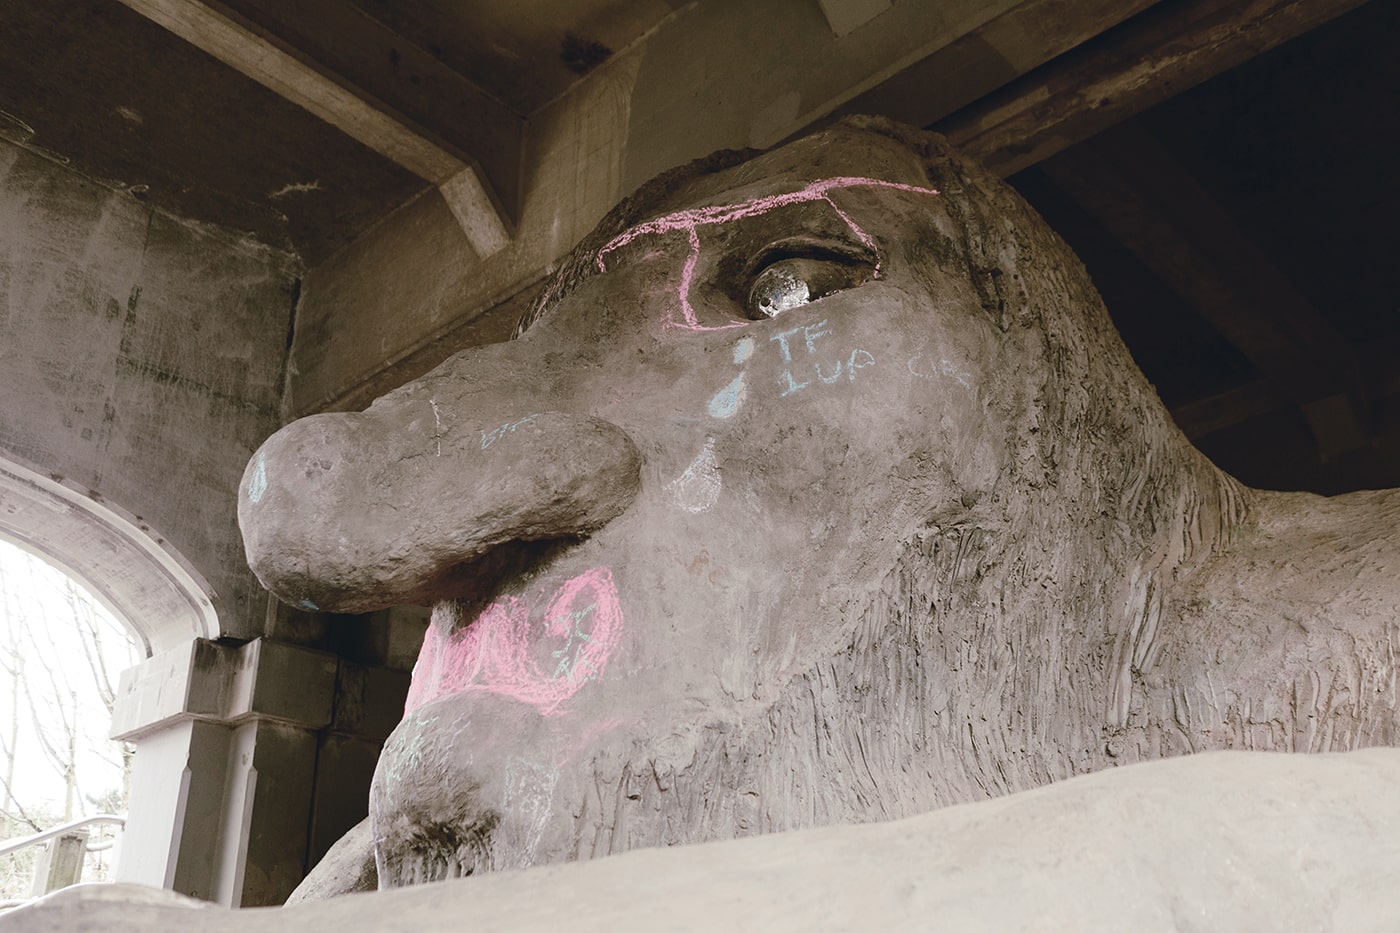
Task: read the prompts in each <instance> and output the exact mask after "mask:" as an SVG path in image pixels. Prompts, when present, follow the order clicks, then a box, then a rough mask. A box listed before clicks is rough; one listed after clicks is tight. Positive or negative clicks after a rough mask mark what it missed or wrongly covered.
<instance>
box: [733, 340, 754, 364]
mask: <svg viewBox="0 0 1400 933" xmlns="http://www.w3.org/2000/svg"><path fill="white" fill-rule="evenodd" d="M751 356H753V338H752V337H745V338H744V339H743V340H740V341H739V342H738V343H736V344H734V362H735V363H736V364H738V363H742V362H744V361H745V360H747V359H748V358H749V357H751Z"/></svg>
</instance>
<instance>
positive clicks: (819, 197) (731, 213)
mask: <svg viewBox="0 0 1400 933" xmlns="http://www.w3.org/2000/svg"><path fill="white" fill-rule="evenodd" d="M842 188H892V189H894V190H896V191H910V192H913V193H915V194H931V195H936V194H938V191H937V189H935V188H921V187H919V186H917V185H906V184H901V183H899V182H894V181H882V180H880V179H878V178H861V177H858V176H850V175H842V176H839V177H836V178H823V179H820V180H818V181H814V182H812V183H811V184H809V185H807V186H806V187H805V188H802V189H801V190H798V191H790V192H787V193H785V194H770V195H767V196H764V197H761V198H753V199H752V200H748V201H740V202H739V203H738V204H720V205H716V206H713V207H695V208H690V209H689V210H684V211H676V212H675V213H673V214H664V215H662V216H660V217H656V218H653V219H652V220H648V221H646V222H645V223H640V224H637V225H636V226H635V227H629V228H628V229H626V230H624V231H623V232H622V233H619V234H618V235H617V236H615V237H613V238H612V239H611V240H609V241H608V242H607V243H606V244H604V246H603V247H602V248H601V249H600V250H598V255H597V257H596V260H597V263H598V271H599V272H607V271H608V265H607V256H608V254H609V253H611V252H613V251H614V250H617V249H620V248H621V247H623V246H626V245H627V244H628V243H631V242H632V241H633V240H635V239H637V238H638V237H640V236H646V235H648V234H653V233H672V232H675V231H680V230H684V231H685V233H686V238H687V240H688V241H689V243H690V254H689V255H688V256H687V257H686V260H685V267H684V268H683V269H682V270H681V282H680V285H679V286H678V287H677V290H676V297H677V298H678V299H679V304H680V311H681V317H682V320H676V315H675V311H674V309H672V310H670V311H668V312H667V318H666V322H665V326H666V327H674V328H679V329H681V330H692V331H704V330H727V329H729V328H731V327H744V326H746V325H747V322H744V321H734V322H731V323H729V324H720V325H718V326H714V327H710V326H706V325H704V324H701V323H700V322H699V320H698V319H697V318H696V316H695V309H694V308H692V307H691V305H690V284H691V281H692V279H693V278H694V276H695V266H696V264H697V263H699V261H700V234H699V229H700V228H701V227H711V226H717V225H719V224H726V223H730V222H731V221H735V220H740V219H742V218H745V217H755V216H757V215H759V214H766V213H768V212H769V211H771V210H773V209H774V208H778V207H784V206H786V205H789V204H801V203H804V202H810V201H825V202H826V203H827V204H829V205H831V209H832V210H834V211H835V212H836V215H837V216H838V217H840V218H841V219H842V220H843V221H844V222H845V223H846V226H848V227H850V229H851V233H852V234H853V235H854V236H855V237H856V239H858V240H860V242H861V243H862V244H863V245H865V247H866V248H868V249H869V250H870V251H871V252H872V253H873V254H874V255H875V270H874V274H875V276H876V277H878V276H879V274H880V261H881V260H880V252H879V250H878V249H876V247H875V240H874V239H873V238H872V237H871V236H870V234H868V233H866V232H865V231H864V230H862V229H861V227H860V225H859V224H857V223H856V222H855V221H854V220H852V219H851V217H850V215H848V214H847V213H846V212H845V211H843V210H841V208H840V207H839V206H837V204H836V202H835V201H833V200H831V196H830V194H829V192H831V191H833V190H838V189H842Z"/></svg>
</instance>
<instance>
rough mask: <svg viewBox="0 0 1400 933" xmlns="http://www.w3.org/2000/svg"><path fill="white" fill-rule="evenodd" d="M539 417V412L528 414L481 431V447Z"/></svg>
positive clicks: (488, 445)
mask: <svg viewBox="0 0 1400 933" xmlns="http://www.w3.org/2000/svg"><path fill="white" fill-rule="evenodd" d="M434 411H436V409H434ZM538 417H539V415H537V414H536V415H526V416H525V417H524V418H521V419H520V420H519V421H510V422H507V423H506V424H503V425H501V426H500V427H499V428H493V429H492V430H490V431H482V432H481V449H482V450H485V449H486V448H488V447H490V446H491V445H492V444H494V443H496V441H498V440H500V439H501V438H503V437H505V436H506V435H507V434H513V433H514V432H515V429H516V428H518V427H520V426H521V425H524V424H529V423H530V422H532V421H534V420H535V419H536V418H538Z"/></svg>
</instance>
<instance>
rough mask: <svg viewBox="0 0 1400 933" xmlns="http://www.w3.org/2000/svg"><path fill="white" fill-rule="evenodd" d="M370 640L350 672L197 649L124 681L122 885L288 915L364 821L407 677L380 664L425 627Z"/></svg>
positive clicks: (204, 645) (120, 707)
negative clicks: (126, 758)
mask: <svg viewBox="0 0 1400 933" xmlns="http://www.w3.org/2000/svg"><path fill="white" fill-rule="evenodd" d="M375 621H379V620H375ZM400 629H402V632H401V633H400V635H399V636H394V633H396V632H399V630H400ZM376 630H378V631H379V634H376V635H375V636H374V638H373V641H374V644H373V645H368V644H364V645H362V644H358V643H356V644H354V645H350V644H347V645H345V646H342V647H343V648H344V649H345V650H343V651H342V652H341V654H342V655H350V656H352V657H353V660H351V659H350V658H347V657H344V656H342V657H337V655H336V654H331V653H329V652H325V651H317V650H313V649H311V648H306V647H303V646H299V645H292V644H288V643H286V642H282V641H276V640H273V639H270V638H259V639H256V640H254V641H251V642H248V643H246V644H243V645H237V646H234V645H225V644H219V643H216V642H212V641H208V640H205V639H197V640H195V641H192V642H191V643H190V644H188V645H186V646H183V647H181V648H180V649H178V650H175V651H170V652H166V653H164V654H161V655H157V656H156V657H154V658H151V659H150V660H148V661H146V662H145V663H144V664H142V665H140V666H139V667H136V668H133V669H132V670H130V671H127V672H126V673H125V674H123V675H122V682H121V688H120V691H119V696H118V699H117V705H116V710H115V712H114V716H113V727H112V734H113V736H114V737H115V738H120V739H124V740H126V741H129V742H133V743H134V744H135V746H136V759H135V764H134V767H133V770H132V782H131V785H132V786H131V806H130V811H129V813H128V816H127V823H126V830H125V833H124V835H123V838H122V846H121V852H120V854H119V858H118V859H117V864H116V870H115V877H116V880H118V881H133V882H138V883H141V884H149V885H154V886H157V887H162V888H167V889H171V890H174V891H178V892H180V893H182V894H188V895H190V896H193V897H199V898H203V899H205V900H212V901H215V902H217V903H220V904H224V905H227V906H230V907H252V906H262V905H269V904H280V903H282V902H283V901H284V900H285V899H286V897H287V895H288V894H290V893H291V891H292V890H293V888H295V887H296V885H297V884H298V883H299V882H300V881H301V879H302V878H303V877H304V875H305V873H306V871H307V870H308V869H309V868H310V867H311V866H312V865H314V864H315V863H316V862H317V861H318V860H319V859H320V858H321V856H322V855H323V854H324V853H325V851H326V849H328V848H329V847H330V845H331V844H332V843H334V842H335V840H336V839H338V838H339V837H340V836H341V835H342V834H343V833H344V832H346V831H347V830H348V829H349V828H350V827H352V826H354V825H355V824H356V823H358V822H359V821H360V820H361V819H363V818H364V816H365V813H366V812H367V810H368V795H369V782H370V778H371V777H372V776H373V773H374V766H375V763H376V762H377V761H378V758H379V750H380V748H381V747H382V745H383V742H384V738H385V737H386V736H387V735H388V734H389V732H390V730H392V729H393V727H394V725H395V724H397V722H398V720H399V717H400V716H401V714H402V712H403V700H404V696H405V695H406V693H407V690H408V679H409V676H408V673H407V672H406V671H405V670H401V669H391V668H389V667H385V666H383V665H385V664H386V663H388V664H394V665H395V667H403V666H406V659H407V658H408V657H411V653H410V652H409V650H408V649H409V648H410V647H415V646H416V640H417V639H418V638H421V626H420V625H419V623H418V620H417V619H416V618H411V619H408V620H407V621H405V622H403V624H401V625H390V624H386V625H384V626H383V628H382V629H380V628H379V626H374V625H370V624H369V620H366V626H365V632H367V633H368V632H375V631H376ZM385 633H388V634H387V635H386V634H385ZM400 641H402V642H404V644H403V645H399V644H398V642H400ZM410 643H413V644H410ZM400 654H402V655H404V657H403V658H400V657H399V655H400Z"/></svg>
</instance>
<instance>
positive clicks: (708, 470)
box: [666, 437, 723, 513]
mask: <svg viewBox="0 0 1400 933" xmlns="http://www.w3.org/2000/svg"><path fill="white" fill-rule="evenodd" d="M722 485H723V483H722V482H721V480H720V476H719V462H718V461H717V460H716V459H715V439H714V438H713V437H711V438H708V439H706V441H705V446H704V448H703V449H702V450H701V451H700V454H699V456H697V457H696V458H695V460H694V461H693V462H692V463H691V464H690V466H688V467H686V468H685V472H684V473H682V474H681V475H680V476H679V477H677V478H676V479H674V480H672V481H671V482H670V483H667V484H666V489H667V491H668V492H670V493H671V495H672V496H674V497H675V500H676V505H678V506H680V507H681V508H682V509H684V510H685V511H687V512H691V513H700V512H708V511H709V510H710V509H712V508H714V507H715V503H716V502H718V501H719V491H720V488H721V486H722Z"/></svg>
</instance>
